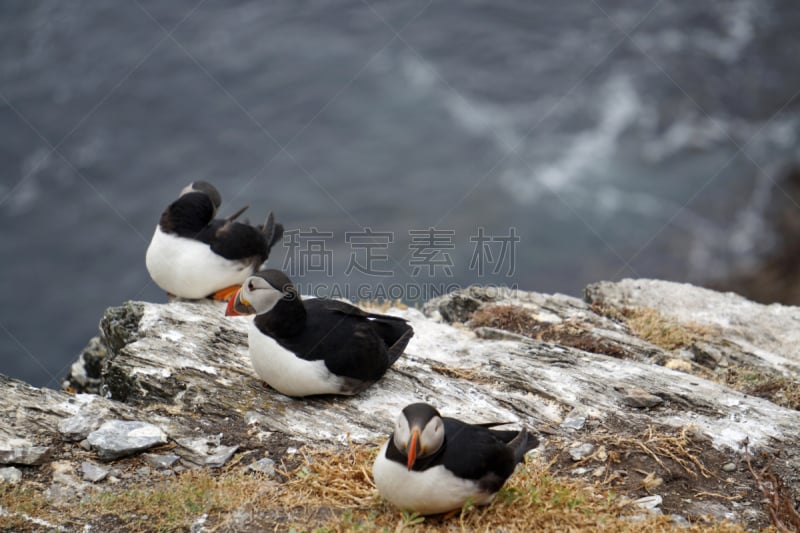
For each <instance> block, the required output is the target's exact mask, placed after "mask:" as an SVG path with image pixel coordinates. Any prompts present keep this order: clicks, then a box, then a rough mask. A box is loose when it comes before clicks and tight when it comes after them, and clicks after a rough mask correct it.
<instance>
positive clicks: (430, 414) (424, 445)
mask: <svg viewBox="0 0 800 533" xmlns="http://www.w3.org/2000/svg"><path fill="white" fill-rule="evenodd" d="M393 438H394V445H395V446H396V447H397V449H398V450H400V452H401V453H403V454H405V455H406V457H408V463H407V466H408V469H409V470H411V468H412V467H413V466H414V463H415V462H416V460H417V458H422V457H428V456H430V455H433V454H435V453H436V452H438V451H439V449H440V448H441V447H442V444H443V443H444V422H443V421H442V417H441V415H440V414H439V411H437V410H436V409H434V408H433V407H432V406H430V405H428V404H427V403H412V404H410V405H407V406H406V407H405V408H404V409H403V411H402V412H401V413H400V416H399V417H397V423H396V424H395V426H394V437H393Z"/></svg>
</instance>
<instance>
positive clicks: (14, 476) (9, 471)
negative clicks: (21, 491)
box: [0, 466, 22, 485]
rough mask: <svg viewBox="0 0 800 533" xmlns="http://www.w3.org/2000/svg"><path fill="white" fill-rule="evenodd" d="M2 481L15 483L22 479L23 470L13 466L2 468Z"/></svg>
mask: <svg viewBox="0 0 800 533" xmlns="http://www.w3.org/2000/svg"><path fill="white" fill-rule="evenodd" d="M0 481H2V482H3V483H10V484H12V485H15V484H17V483H19V482H20V481H22V471H21V470H20V469H19V468H15V467H13V466H9V467H6V468H0Z"/></svg>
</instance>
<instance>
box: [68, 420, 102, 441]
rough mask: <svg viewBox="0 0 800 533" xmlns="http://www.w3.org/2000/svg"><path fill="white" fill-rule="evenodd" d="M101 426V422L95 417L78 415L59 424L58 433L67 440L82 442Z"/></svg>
mask: <svg viewBox="0 0 800 533" xmlns="http://www.w3.org/2000/svg"><path fill="white" fill-rule="evenodd" d="M99 426H100V420H98V419H97V417H95V416H87V415H83V414H78V415H75V416H71V417H69V418H65V419H63V420H62V421H60V422H59V423H58V432H59V433H61V434H62V435H63V436H64V438H65V439H66V440H70V441H80V440H83V439H85V438H86V437H87V436H88V435H89V433H91V432H92V431H94V430H95V429H97V428H98V427H99Z"/></svg>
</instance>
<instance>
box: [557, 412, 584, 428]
mask: <svg viewBox="0 0 800 533" xmlns="http://www.w3.org/2000/svg"><path fill="white" fill-rule="evenodd" d="M585 425H586V414H585V413H584V412H583V411H580V410H578V409H573V410H572V411H570V413H569V414H568V415H567V416H566V418H564V420H563V421H562V422H561V424H560V426H561V427H562V428H564V429H573V430H575V431H580V430H581V429H583V426H585Z"/></svg>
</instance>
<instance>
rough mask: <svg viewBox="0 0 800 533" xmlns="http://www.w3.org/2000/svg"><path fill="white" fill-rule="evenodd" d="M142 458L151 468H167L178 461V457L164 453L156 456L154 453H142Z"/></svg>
mask: <svg viewBox="0 0 800 533" xmlns="http://www.w3.org/2000/svg"><path fill="white" fill-rule="evenodd" d="M142 458H143V459H144V460H145V461H146V462H147V464H149V465H150V466H151V467H153V468H158V469H162V468H169V467H171V466H172V465H174V464H175V462H176V461H177V460H178V459H180V456H178V455H175V454H173V453H166V454H156V453H144V454H142Z"/></svg>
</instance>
